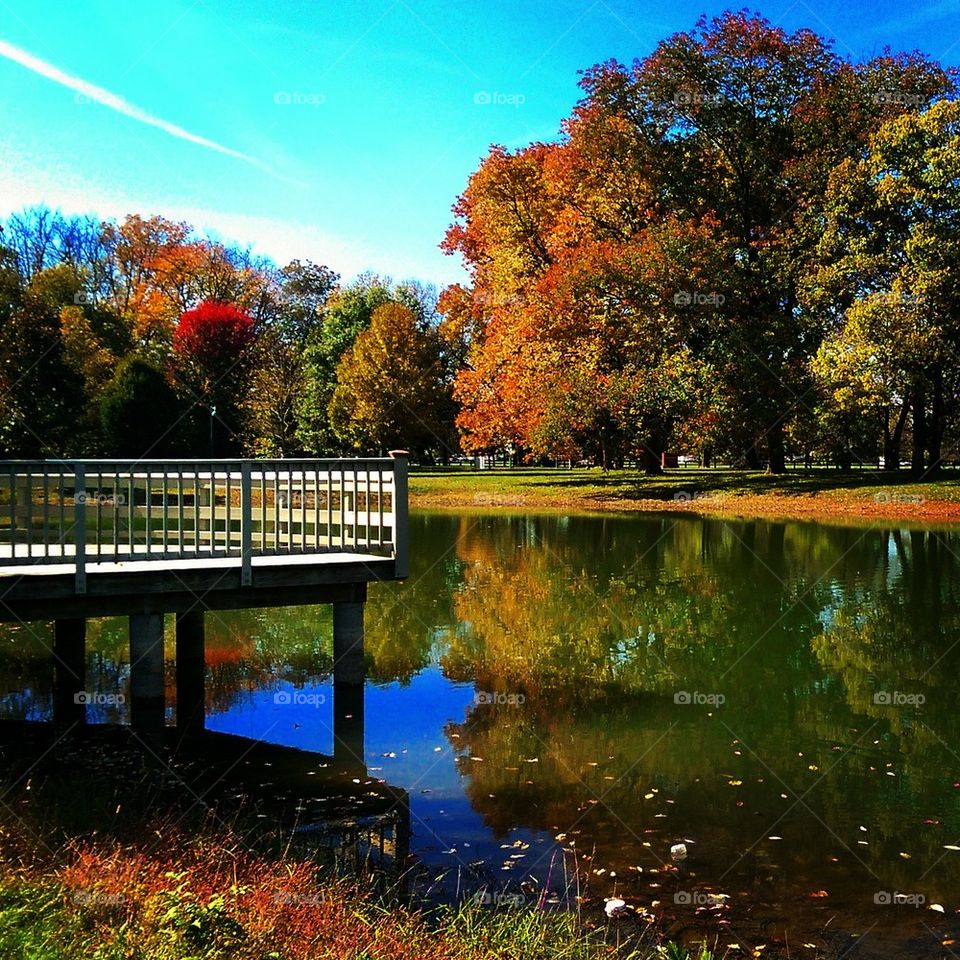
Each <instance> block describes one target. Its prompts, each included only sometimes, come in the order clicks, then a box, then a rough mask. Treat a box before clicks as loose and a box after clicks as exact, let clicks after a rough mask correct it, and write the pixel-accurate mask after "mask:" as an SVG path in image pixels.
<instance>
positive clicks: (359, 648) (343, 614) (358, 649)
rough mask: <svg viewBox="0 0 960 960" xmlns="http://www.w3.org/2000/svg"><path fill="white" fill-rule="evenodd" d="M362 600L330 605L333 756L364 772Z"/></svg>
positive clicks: (347, 765)
mask: <svg viewBox="0 0 960 960" xmlns="http://www.w3.org/2000/svg"><path fill="white" fill-rule="evenodd" d="M365 679H366V669H365V667H364V662H363V601H362V600H358V601H352V600H351V601H341V602H338V603H334V605H333V756H334V759H335V760H336V761H338V763H342V764H343V765H344V766H346V767H351V768H354V769H355V768H358V767H360V768H362V769H363V772H364V773H365V772H366V763H365V760H364V749H363V738H364V719H363V683H364V680H365Z"/></svg>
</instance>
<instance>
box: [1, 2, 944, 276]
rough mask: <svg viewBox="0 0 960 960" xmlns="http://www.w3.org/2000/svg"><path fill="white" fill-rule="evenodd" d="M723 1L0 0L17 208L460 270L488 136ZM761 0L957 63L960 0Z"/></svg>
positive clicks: (415, 268)
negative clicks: (458, 232)
mask: <svg viewBox="0 0 960 960" xmlns="http://www.w3.org/2000/svg"><path fill="white" fill-rule="evenodd" d="M729 5H730V6H737V4H729ZM725 6H728V4H723V3H710V4H706V3H705V2H704V0H693V2H688V0H661V2H657V3H650V2H643V3H636V2H627V0H595V2H594V0H584V2H572V0H552V2H549V0H526V2H517V0H513V2H507V0H347V2H335V3H331V2H325V0H324V2H301V0H274V2H264V0H261V2H258V3H253V2H246V0H175V2H168V0H140V2H130V0H120V2H98V0H83V2H82V3H77V2H76V0H71V2H66V0H30V2H24V0H0V90H2V96H0V214H6V213H8V212H9V211H11V210H14V209H18V208H20V207H22V206H23V205H25V204H32V203H38V202H45V203H47V204H50V205H51V206H59V207H61V208H62V209H64V210H67V211H69V212H91V213H96V214H98V215H101V216H119V215H122V214H124V213H127V212H139V213H144V214H147V213H155V212H156V213H163V214H166V215H168V216H172V217H175V218H183V219H188V220H190V221H192V222H194V223H196V224H198V225H200V226H201V227H203V228H205V229H208V230H211V231H213V232H215V233H218V234H219V235H221V236H224V237H226V238H228V239H231V240H234V241H238V242H240V243H244V244H246V243H250V244H252V245H253V247H254V249H255V250H257V251H258V252H261V253H265V254H268V255H270V256H273V257H274V258H275V259H277V260H279V261H280V262H286V261H287V260H289V259H291V258H292V257H294V256H299V257H303V258H307V257H308V258H311V259H314V260H317V261H319V262H324V263H327V264H329V265H330V266H331V267H333V268H334V269H336V270H338V271H339V272H340V273H341V274H343V275H344V276H345V277H349V276H352V275H355V274H356V273H358V272H359V271H361V270H363V269H365V268H371V269H374V270H377V271H378V272H381V273H385V274H389V275H392V276H393V277H394V278H395V279H403V278H408V277H418V278H421V279H424V280H428V281H432V282H435V283H438V284H443V283H447V282H450V281H454V280H458V279H461V278H462V276H463V274H462V268H461V266H460V265H459V263H458V261H457V260H456V259H455V258H450V257H446V256H444V255H443V254H442V253H441V252H440V250H439V249H438V247H437V244H438V243H439V241H440V240H441V239H442V237H443V233H444V230H445V228H446V226H447V224H448V223H449V222H450V217H451V213H450V206H451V204H452V203H453V201H454V200H455V198H456V196H457V194H458V193H459V192H461V190H462V189H463V187H464V185H465V183H466V179H467V177H468V175H469V174H470V172H471V171H472V170H474V169H475V168H476V166H477V164H478V162H479V161H480V159H481V157H482V156H483V155H484V153H485V152H486V150H487V148H488V146H489V145H490V144H491V143H502V144H506V145H507V146H509V147H517V146H520V145H522V144H525V143H527V142H529V141H531V140H537V139H549V138H552V137H554V136H555V135H556V133H557V130H558V128H559V124H560V121H561V119H562V118H563V117H564V116H566V115H567V114H568V113H569V112H570V109H571V107H572V106H573V104H574V103H575V102H576V100H577V97H578V89H577V71H578V70H579V69H582V68H584V67H587V66H590V65H592V64H594V63H596V62H598V61H601V60H605V59H608V58H610V57H616V58H618V59H620V60H624V61H628V60H630V59H632V58H633V57H635V56H643V55H644V54H646V53H648V52H649V51H650V50H651V49H652V48H653V46H654V45H655V43H656V42H657V40H659V39H661V38H662V37H665V36H667V35H669V34H670V33H672V32H675V31H677V30H680V29H687V28H689V27H690V26H692V25H693V23H694V22H695V20H696V18H697V16H698V15H699V14H700V13H703V12H705V13H707V14H716V13H719V12H720V11H722V10H723V9H724V8H725ZM758 9H759V10H760V11H761V12H762V13H763V14H764V15H766V16H767V17H768V18H769V19H770V20H772V21H774V22H776V23H779V24H782V25H783V26H785V27H786V28H788V29H795V28H797V27H800V26H808V27H811V28H813V29H815V30H816V31H818V32H819V33H821V34H822V35H824V36H827V37H830V38H832V39H833V40H834V42H835V44H836V48H837V50H838V51H839V52H840V53H843V54H845V55H849V56H852V57H863V56H869V55H871V54H873V53H877V52H880V51H881V50H882V49H883V47H884V46H886V45H889V46H891V47H893V48H894V49H915V48H920V49H923V50H925V51H926V52H928V53H929V54H931V55H932V56H935V57H938V58H940V59H942V60H943V62H945V63H947V64H951V65H955V64H958V63H960V0H910V2H903V0H896V2H894V0H874V2H866V0H860V2H857V0H806V2H789V0H778V2H768V3H765V4H763V5H760V6H758ZM94 88H95V89H94ZM484 94H486V95H487V96H484ZM100 100H106V101H107V104H105V103H102V102H98V101H100ZM486 100H489V101H490V102H484V101H486ZM477 101H480V102H477ZM108 104H109V105H108Z"/></svg>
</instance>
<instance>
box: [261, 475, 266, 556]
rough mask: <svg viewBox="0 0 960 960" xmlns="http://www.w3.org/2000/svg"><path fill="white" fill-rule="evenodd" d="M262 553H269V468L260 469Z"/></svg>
mask: <svg viewBox="0 0 960 960" xmlns="http://www.w3.org/2000/svg"><path fill="white" fill-rule="evenodd" d="M260 551H261V553H266V552H267V468H266V467H261V468H260Z"/></svg>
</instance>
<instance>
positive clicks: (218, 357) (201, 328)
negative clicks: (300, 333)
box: [173, 300, 254, 454]
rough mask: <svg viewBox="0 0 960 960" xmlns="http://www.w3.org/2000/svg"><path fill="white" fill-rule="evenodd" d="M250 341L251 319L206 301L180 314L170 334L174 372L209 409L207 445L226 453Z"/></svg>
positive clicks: (233, 430)
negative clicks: (171, 337)
mask: <svg viewBox="0 0 960 960" xmlns="http://www.w3.org/2000/svg"><path fill="white" fill-rule="evenodd" d="M253 340H254V323H253V319H252V317H250V316H249V315H248V314H246V313H244V312H243V311H242V310H239V309H238V308H237V307H235V306H234V305H233V304H230V303H219V302H217V301H215V300H205V301H204V302H203V303H201V304H200V305H199V306H197V307H194V309H192V310H187V311H186V312H184V313H183V314H182V315H181V317H180V320H179V322H178V323H177V327H176V330H175V331H174V334H173V353H174V357H175V359H176V362H177V371H176V373H177V376H178V378H179V379H180V380H181V381H182V382H183V383H185V384H186V386H187V387H188V388H189V389H190V390H191V391H192V392H193V393H194V396H195V397H196V399H197V401H198V402H199V403H201V404H203V405H204V406H206V407H207V408H209V411H210V446H211V454H213V453H214V452H218V453H227V452H229V449H230V448H231V447H234V446H235V445H236V444H235V442H233V441H232V438H233V437H235V436H236V427H237V422H238V416H237V411H238V408H239V404H240V401H241V400H242V399H243V394H244V390H245V388H246V379H247V373H248V367H249V359H250V354H251V347H252V345H253Z"/></svg>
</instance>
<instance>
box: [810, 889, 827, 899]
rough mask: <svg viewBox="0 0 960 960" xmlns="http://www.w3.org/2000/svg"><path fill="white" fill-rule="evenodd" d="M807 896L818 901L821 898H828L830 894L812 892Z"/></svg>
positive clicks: (821, 891)
mask: <svg viewBox="0 0 960 960" xmlns="http://www.w3.org/2000/svg"><path fill="white" fill-rule="evenodd" d="M807 896H808V897H813V898H814V899H815V900H819V899H820V898H821V897H829V896H830V894H829V893H827V891H826V890H814V891H813V892H812V893H808V894H807Z"/></svg>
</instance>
